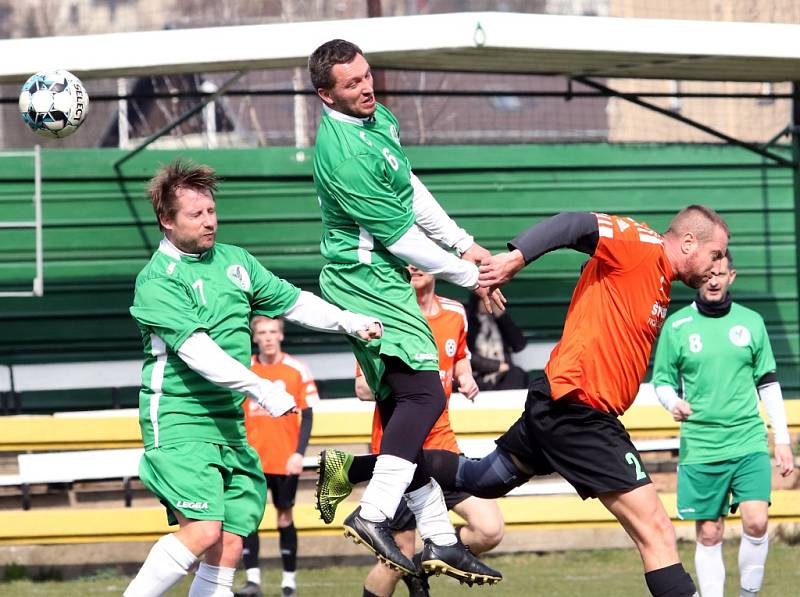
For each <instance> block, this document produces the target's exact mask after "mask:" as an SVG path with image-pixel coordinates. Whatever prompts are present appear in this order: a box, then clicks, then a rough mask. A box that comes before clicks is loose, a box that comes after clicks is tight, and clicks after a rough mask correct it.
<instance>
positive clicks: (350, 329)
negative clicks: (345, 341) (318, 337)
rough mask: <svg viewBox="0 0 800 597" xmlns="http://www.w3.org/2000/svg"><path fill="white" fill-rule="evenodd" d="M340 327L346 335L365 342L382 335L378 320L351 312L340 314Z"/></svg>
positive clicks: (381, 326) (380, 324)
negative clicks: (356, 337)
mask: <svg viewBox="0 0 800 597" xmlns="http://www.w3.org/2000/svg"><path fill="white" fill-rule="evenodd" d="M341 325H342V327H343V328H344V330H345V331H346V332H347V333H348V334H351V335H353V336H358V337H359V338H361V339H362V340H366V341H370V340H375V339H377V338H380V337H381V336H382V335H383V324H382V323H381V320H380V319H378V318H377V317H369V316H367V315H361V314H359V313H353V312H352V311H343V312H342V319H341Z"/></svg>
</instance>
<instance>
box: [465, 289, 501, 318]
mask: <svg viewBox="0 0 800 597" xmlns="http://www.w3.org/2000/svg"><path fill="white" fill-rule="evenodd" d="M472 292H474V293H475V294H476V295H477V296H478V298H479V299H480V300H481V302H482V303H483V306H484V308H485V309H486V312H487V313H494V312H499V313H502V312H503V311H505V310H506V302H507V301H506V297H505V296H503V293H502V292H500V289H499V288H494V289H492V290H491V291H490V290H489V289H488V288H481V287H478V288H476V289H475V290H473V291H472Z"/></svg>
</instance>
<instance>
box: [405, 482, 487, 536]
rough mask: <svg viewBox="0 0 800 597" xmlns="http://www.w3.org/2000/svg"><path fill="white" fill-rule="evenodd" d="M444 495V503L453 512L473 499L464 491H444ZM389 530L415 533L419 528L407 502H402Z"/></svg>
mask: <svg viewBox="0 0 800 597" xmlns="http://www.w3.org/2000/svg"><path fill="white" fill-rule="evenodd" d="M442 493H443V494H444V503H445V504H446V505H447V509H448V510H452V509H453V507H454V506H456V505H458V504H460V503H461V502H463V501H464V500H466V499H467V498H470V497H472V496H471V495H470V494H468V493H466V492H464V491H447V490H444V489H443V490H442ZM389 528H390V529H392V530H393V531H398V532H399V531H413V530H414V529H415V528H417V519H416V518H414V513H413V512H412V511H411V508H409V507H408V504H407V503H406V501H405V500H404V499H403V500H400V505H399V506H398V507H397V512H395V514H394V518H392V520H390V521H389Z"/></svg>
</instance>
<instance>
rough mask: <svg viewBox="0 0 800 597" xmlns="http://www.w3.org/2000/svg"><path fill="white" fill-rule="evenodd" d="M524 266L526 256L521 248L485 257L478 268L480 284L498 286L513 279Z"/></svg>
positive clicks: (488, 286) (485, 286) (489, 286)
mask: <svg viewBox="0 0 800 597" xmlns="http://www.w3.org/2000/svg"><path fill="white" fill-rule="evenodd" d="M523 267H525V258H524V257H523V256H522V253H521V252H520V251H519V249H514V250H513V251H511V252H508V253H498V254H497V255H492V256H491V257H488V258H486V259H484V260H483V262H482V263H481V265H480V267H479V268H478V271H479V274H478V284H480V285H481V286H482V287H484V288H491V289H495V288H498V287H500V286H502V285H503V284H505V283H506V282H508V281H509V280H511V278H513V277H514V275H515V274H516V273H517V272H518V271H519V270H521V269H522V268H523Z"/></svg>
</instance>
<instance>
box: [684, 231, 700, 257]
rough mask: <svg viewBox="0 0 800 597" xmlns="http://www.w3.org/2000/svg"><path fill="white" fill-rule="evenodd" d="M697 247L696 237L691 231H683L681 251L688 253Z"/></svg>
mask: <svg viewBox="0 0 800 597" xmlns="http://www.w3.org/2000/svg"><path fill="white" fill-rule="evenodd" d="M696 249H697V237H696V236H695V235H694V233H693V232H684V233H683V236H682V237H681V251H682V252H683V253H684V254H685V255H688V254H689V253H692V252H694V251H695V250H696Z"/></svg>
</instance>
